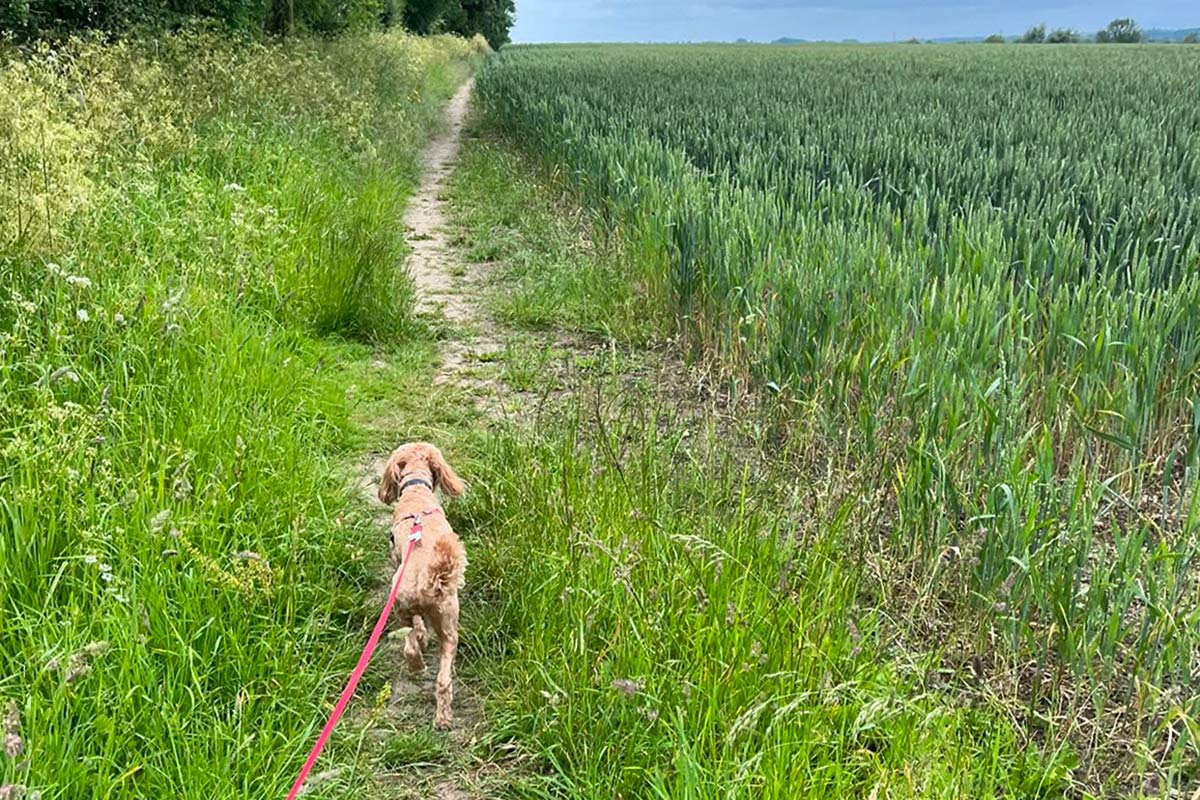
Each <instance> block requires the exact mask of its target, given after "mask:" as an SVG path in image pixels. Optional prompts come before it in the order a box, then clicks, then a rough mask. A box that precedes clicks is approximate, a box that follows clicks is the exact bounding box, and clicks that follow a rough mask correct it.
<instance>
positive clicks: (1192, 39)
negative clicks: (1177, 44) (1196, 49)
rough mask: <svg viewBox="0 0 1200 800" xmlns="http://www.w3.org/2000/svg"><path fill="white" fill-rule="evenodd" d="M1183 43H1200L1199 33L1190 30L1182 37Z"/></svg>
mask: <svg viewBox="0 0 1200 800" xmlns="http://www.w3.org/2000/svg"><path fill="white" fill-rule="evenodd" d="M1183 43H1184V44H1200V33H1196V32H1195V31H1192V32H1191V33H1189V34H1188V35H1187V36H1185V37H1183Z"/></svg>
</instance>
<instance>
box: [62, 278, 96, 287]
mask: <svg viewBox="0 0 1200 800" xmlns="http://www.w3.org/2000/svg"><path fill="white" fill-rule="evenodd" d="M67 283H68V284H69V285H71V286H78V287H79V288H80V289H90V288H92V280H91V278H85V277H84V276H83V275H68V276H67Z"/></svg>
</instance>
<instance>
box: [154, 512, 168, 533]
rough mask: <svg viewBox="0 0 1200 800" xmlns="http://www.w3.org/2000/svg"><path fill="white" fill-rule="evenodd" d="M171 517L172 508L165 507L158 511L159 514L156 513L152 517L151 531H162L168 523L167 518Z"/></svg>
mask: <svg viewBox="0 0 1200 800" xmlns="http://www.w3.org/2000/svg"><path fill="white" fill-rule="evenodd" d="M170 518H171V509H169V508H164V509H163V510H162V511H160V512H158V513H157V514H155V515H154V516H153V517H151V518H150V531H151V532H152V533H159V532H161V531H162V529H163V527H164V526H165V525H166V524H167V520H169V519H170Z"/></svg>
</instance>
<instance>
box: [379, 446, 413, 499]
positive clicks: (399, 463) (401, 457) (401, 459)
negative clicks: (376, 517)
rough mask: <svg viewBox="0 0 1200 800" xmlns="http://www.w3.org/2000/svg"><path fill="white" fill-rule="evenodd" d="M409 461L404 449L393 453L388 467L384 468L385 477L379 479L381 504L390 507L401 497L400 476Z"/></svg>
mask: <svg viewBox="0 0 1200 800" xmlns="http://www.w3.org/2000/svg"><path fill="white" fill-rule="evenodd" d="M407 461H408V458H407V454H406V453H405V452H404V448H403V447H401V448H399V449H397V450H396V452H394V453H392V457H391V458H389V459H388V463H387V466H386V467H384V468H383V475H382V476H381V477H380V479H379V502H381V503H383V504H385V505H389V506H390V505H391V504H392V503H394V502H396V499H397V498H398V497H399V495H400V475H401V473H402V472H403V470H404V464H405V463H406V462H407Z"/></svg>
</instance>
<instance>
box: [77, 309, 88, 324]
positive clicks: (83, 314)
mask: <svg viewBox="0 0 1200 800" xmlns="http://www.w3.org/2000/svg"><path fill="white" fill-rule="evenodd" d="M91 318H92V315H91V314H89V313H88V311H87V309H86V308H77V309H75V319H77V320H79V321H80V322H87V321H88V320H90V319H91Z"/></svg>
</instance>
